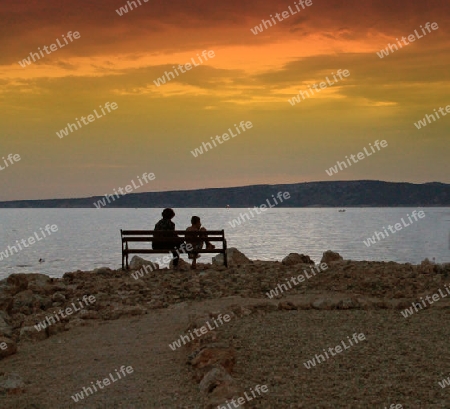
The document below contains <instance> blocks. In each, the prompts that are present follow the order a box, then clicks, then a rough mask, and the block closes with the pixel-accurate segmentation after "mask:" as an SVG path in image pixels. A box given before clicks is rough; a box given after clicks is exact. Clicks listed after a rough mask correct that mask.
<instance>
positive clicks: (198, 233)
mask: <svg viewBox="0 0 450 409" xmlns="http://www.w3.org/2000/svg"><path fill="white" fill-rule="evenodd" d="M206 231H207V230H206V229H205V228H204V227H202V224H201V222H200V217H198V216H192V218H191V226H189V227H188V228H187V229H186V234H185V237H186V243H187V244H190V245H191V246H192V248H193V250H192V251H189V252H188V257H189V259H190V260H192V266H191V268H192V269H193V270H195V269H196V268H197V259H198V258H199V257H200V255H199V254H198V253H197V252H196V251H195V250H201V249H202V248H203V245H204V244H206V249H207V250H214V249H215V248H216V246H214V245H213V244H211V243H210V242H209V241H207V240H205V237H206V235H205V234H202V233H203V232H206Z"/></svg>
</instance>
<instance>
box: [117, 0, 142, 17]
mask: <svg viewBox="0 0 450 409" xmlns="http://www.w3.org/2000/svg"><path fill="white" fill-rule="evenodd" d="M136 1H137V2H138V3H139V5H140V6H142V3H141V1H140V0H136ZM142 1H143V2H144V3H148V2H149V0H142ZM127 4H128V5H127ZM127 4H125V5H124V6H123V7H120V8H119V10H116V13H117V14H118V15H119V16H120V17H122V16H123V15H124V14H127V13H128V6H129V7H130V11H132V10H133V5H134V8H135V9H136V8H137V4H136V2H135V1H127Z"/></svg>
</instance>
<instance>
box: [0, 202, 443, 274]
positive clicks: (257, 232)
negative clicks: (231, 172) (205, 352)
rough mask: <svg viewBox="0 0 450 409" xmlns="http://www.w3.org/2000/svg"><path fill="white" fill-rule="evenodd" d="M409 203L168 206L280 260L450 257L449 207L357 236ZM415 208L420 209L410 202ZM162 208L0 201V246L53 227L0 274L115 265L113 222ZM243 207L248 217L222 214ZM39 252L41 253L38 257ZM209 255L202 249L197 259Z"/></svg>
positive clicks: (138, 221)
mask: <svg viewBox="0 0 450 409" xmlns="http://www.w3.org/2000/svg"><path fill="white" fill-rule="evenodd" d="M414 209H415V208H348V209H347V210H346V212H343V213H341V212H338V209H334V208H332V209H330V208H327V209H317V208H314V209H311V208H309V209H303V208H302V209H300V208H273V209H268V210H267V211H266V212H263V213H261V214H259V215H257V214H256V213H255V212H254V211H253V215H254V217H252V216H251V215H250V213H249V211H248V209H175V212H176V216H175V218H174V220H173V221H174V222H175V224H176V228H177V229H180V230H182V229H185V228H186V227H188V225H189V224H190V223H189V221H190V218H191V216H192V215H198V216H200V217H201V219H202V224H203V225H204V226H205V227H206V228H207V229H210V230H221V229H225V237H226V238H227V241H228V247H237V248H238V249H239V250H240V251H242V252H243V253H244V254H246V255H247V256H248V257H249V258H251V259H260V260H279V261H281V260H282V258H283V257H284V256H286V255H287V254H288V253H291V252H297V253H303V254H307V255H309V256H310V257H311V258H312V259H313V260H314V261H316V262H318V261H320V258H321V256H322V253H323V252H324V251H326V250H333V251H337V252H339V253H340V254H341V255H342V256H343V257H344V258H345V259H352V260H378V261H398V262H410V263H414V264H417V263H420V261H421V260H423V259H424V258H426V257H428V258H429V259H430V260H432V259H433V258H435V260H436V262H440V263H442V262H450V250H449V247H450V242H449V241H450V236H449V234H450V208H424V209H422V210H423V211H424V212H425V214H426V216H425V218H423V219H419V220H418V221H417V222H414V223H413V224H411V225H410V226H408V227H404V228H403V229H402V230H401V231H399V232H396V233H394V234H392V233H390V236H389V237H387V238H385V239H382V240H380V241H379V242H377V243H376V244H374V245H372V246H370V247H367V246H366V245H364V243H363V240H366V239H367V238H368V237H370V236H372V235H373V234H374V232H375V230H376V231H382V228H383V227H387V225H388V224H391V225H394V224H395V223H400V222H401V218H403V219H404V220H405V221H406V222H407V223H409V222H408V219H407V217H406V215H407V214H411V212H412V211H413V210H414ZM417 210H420V209H417ZM161 211H162V209H1V210H0V225H1V226H2V229H1V231H2V235H1V237H0V252H2V251H5V250H6V249H7V247H8V245H10V246H12V245H14V244H16V240H21V239H27V238H28V237H30V236H32V235H33V234H34V232H38V231H39V228H40V227H44V226H45V225H46V224H56V225H57V226H58V232H56V233H52V235H51V236H49V237H47V238H45V239H43V240H42V241H40V242H37V243H36V244H34V245H32V246H30V247H29V248H27V249H24V250H22V251H20V252H19V253H17V254H13V255H12V256H10V257H8V258H5V259H4V260H2V261H0V278H3V277H6V276H7V275H9V274H11V273H14V272H40V273H44V274H48V275H50V276H53V277H60V276H62V274H64V273H65V272H67V271H75V270H77V269H80V270H92V269H94V268H98V267H100V266H106V267H110V268H119V267H120V266H121V244H120V229H121V228H122V229H153V227H154V225H155V223H156V222H157V221H158V220H159V219H160V214H161ZM241 213H248V214H249V216H250V220H247V221H245V222H244V223H242V224H241V225H240V226H237V227H235V228H232V227H231V226H230V224H229V222H230V221H231V220H232V219H234V218H237V217H239V215H240V214H241ZM40 258H43V259H45V262H44V263H39V262H38V260H39V259H40ZM204 260H209V255H203V256H202V259H201V260H200V261H204Z"/></svg>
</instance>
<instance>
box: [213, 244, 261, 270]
mask: <svg viewBox="0 0 450 409" xmlns="http://www.w3.org/2000/svg"><path fill="white" fill-rule="evenodd" d="M227 259H228V267H236V266H239V265H242V264H253V261H251V260H250V259H248V258H247V257H246V256H245V254H244V253H241V252H240V251H239V250H238V249H237V248H235V247H230V248H229V249H227ZM212 265H213V267H219V266H223V254H218V255H217V256H215V257H213V259H212Z"/></svg>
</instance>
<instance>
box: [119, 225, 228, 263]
mask: <svg viewBox="0 0 450 409" xmlns="http://www.w3.org/2000/svg"><path fill="white" fill-rule="evenodd" d="M156 232H157V235H158V234H160V233H161V230H157V231H156ZM173 233H175V234H177V235H178V236H179V237H180V239H182V240H186V235H188V239H189V241H191V240H192V239H193V238H194V239H195V237H193V236H197V238H198V239H199V240H205V241H209V242H214V241H216V242H222V248H221V249H219V248H216V249H214V250H206V249H200V250H195V253H215V254H217V253H219V254H223V261H224V265H225V267H228V260H227V240H226V239H225V231H224V230H207V231H202V232H198V233H197V232H192V231H189V232H187V231H186V230H175V231H173ZM120 236H121V239H122V270H125V267H126V270H129V268H130V267H129V264H128V255H129V254H163V253H167V252H171V251H172V250H174V248H173V246H172V247H171V246H170V244H168V246H167V247H168V248H167V249H157V250H154V249H152V248H151V246H150V248H130V247H129V243H130V244H131V243H134V242H139V243H150V244H151V243H152V242H153V241H157V242H159V243H161V242H170V243H173V238H163V237H159V236H158V237H157V238H155V230H122V229H121V230H120ZM179 253H180V254H187V253H186V252H182V251H181V250H179Z"/></svg>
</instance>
